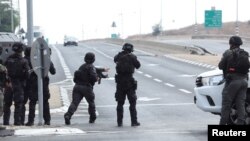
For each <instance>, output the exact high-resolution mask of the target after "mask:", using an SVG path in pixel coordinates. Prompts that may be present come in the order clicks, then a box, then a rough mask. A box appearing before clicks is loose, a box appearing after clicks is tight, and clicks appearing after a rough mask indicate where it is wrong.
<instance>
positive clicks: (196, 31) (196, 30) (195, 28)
mask: <svg viewBox="0 0 250 141" xmlns="http://www.w3.org/2000/svg"><path fill="white" fill-rule="evenodd" d="M194 10H195V25H194V34H195V35H197V33H198V27H197V0H195V8H194Z"/></svg>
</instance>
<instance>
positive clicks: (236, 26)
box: [235, 0, 239, 36]
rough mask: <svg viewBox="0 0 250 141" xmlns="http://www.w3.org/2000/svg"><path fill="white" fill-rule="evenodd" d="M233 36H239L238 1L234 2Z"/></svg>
mask: <svg viewBox="0 0 250 141" xmlns="http://www.w3.org/2000/svg"><path fill="white" fill-rule="evenodd" d="M235 35H237V36H239V21H238V0H236V23H235Z"/></svg>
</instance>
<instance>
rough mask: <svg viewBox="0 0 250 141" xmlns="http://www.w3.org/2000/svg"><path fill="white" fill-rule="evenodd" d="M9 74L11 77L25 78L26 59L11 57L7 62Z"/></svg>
mask: <svg viewBox="0 0 250 141" xmlns="http://www.w3.org/2000/svg"><path fill="white" fill-rule="evenodd" d="M6 68H7V70H8V76H10V77H11V78H23V77H25V74H24V60H23V59H20V58H9V59H8V60H7V62H6Z"/></svg>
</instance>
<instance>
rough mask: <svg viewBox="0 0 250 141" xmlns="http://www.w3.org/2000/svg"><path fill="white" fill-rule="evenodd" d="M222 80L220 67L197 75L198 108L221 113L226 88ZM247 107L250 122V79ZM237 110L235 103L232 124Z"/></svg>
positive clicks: (196, 95) (196, 100) (232, 110)
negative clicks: (223, 91)
mask: <svg viewBox="0 0 250 141" xmlns="http://www.w3.org/2000/svg"><path fill="white" fill-rule="evenodd" d="M222 80H223V74H222V71H221V70H219V69H215V70H212V71H208V72H204V73H202V74H200V75H198V76H197V78H196V87H195V88H194V92H195V96H194V102H195V104H196V106H197V107H198V108H200V109H201V110H203V111H205V112H210V113H213V114H216V115H220V114H221V105H222V90H223V88H224V82H223V81H222ZM245 108H246V123H247V124H250V80H248V89H247V98H246V104H245ZM236 112H237V110H236V106H235V105H233V106H232V108H231V113H230V122H231V123H232V124H234V123H235V122H236V119H237V115H236Z"/></svg>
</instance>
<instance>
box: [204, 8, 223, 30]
mask: <svg viewBox="0 0 250 141" xmlns="http://www.w3.org/2000/svg"><path fill="white" fill-rule="evenodd" d="M205 27H208V28H209V27H218V28H220V27H222V10H205Z"/></svg>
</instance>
